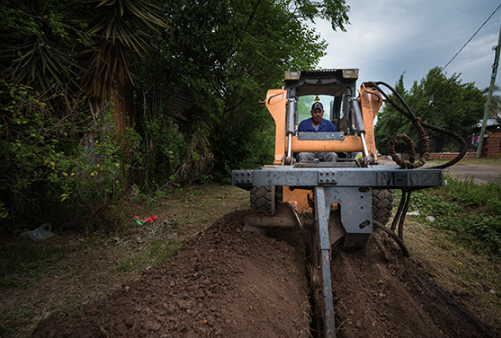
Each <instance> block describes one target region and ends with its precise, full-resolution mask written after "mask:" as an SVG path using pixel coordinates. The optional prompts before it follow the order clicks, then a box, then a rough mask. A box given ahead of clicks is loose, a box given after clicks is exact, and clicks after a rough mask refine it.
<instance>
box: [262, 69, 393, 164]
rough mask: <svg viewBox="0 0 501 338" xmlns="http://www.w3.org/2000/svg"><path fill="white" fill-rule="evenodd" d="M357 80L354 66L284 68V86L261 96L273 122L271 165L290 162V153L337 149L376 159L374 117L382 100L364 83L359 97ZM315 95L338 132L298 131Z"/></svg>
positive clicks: (348, 156)
mask: <svg viewBox="0 0 501 338" xmlns="http://www.w3.org/2000/svg"><path fill="white" fill-rule="evenodd" d="M357 79H358V69H330V70H315V71H287V72H285V87H284V88H283V89H281V90H279V89H272V90H269V91H268V94H267V99H266V101H265V103H266V106H267V108H268V110H269V111H270V114H271V115H272V116H273V119H274V121H275V124H276V135H275V161H274V164H275V165H279V164H286V165H292V164H294V160H293V157H292V156H293V154H294V153H298V152H337V153H343V154H345V155H343V156H341V157H347V158H351V159H353V158H354V155H355V154H356V153H357V152H363V154H364V156H363V157H364V158H369V157H372V160H370V161H371V162H372V163H375V162H377V156H376V147H375V142H374V133H373V121H374V117H375V116H376V114H377V112H378V111H379V108H380V107H381V105H382V103H383V99H382V97H381V94H379V92H377V91H376V90H375V89H372V88H365V86H364V85H362V87H361V92H360V95H359V97H358V98H357V97H356V96H357V89H356V80H357ZM362 92H364V93H365V92H369V93H368V94H366V95H362V94H363V93H362ZM316 100H320V101H322V103H323V104H324V110H326V113H325V115H324V118H326V119H328V120H330V121H331V122H333V123H334V125H335V126H336V129H337V131H336V132H328V133H325V132H324V133H322V132H319V133H298V132H297V127H298V124H299V122H301V121H302V120H304V119H306V118H309V115H310V107H311V105H312V104H313V103H314V102H315V101H316ZM364 122H365V124H364ZM366 139H367V140H369V141H368V142H366Z"/></svg>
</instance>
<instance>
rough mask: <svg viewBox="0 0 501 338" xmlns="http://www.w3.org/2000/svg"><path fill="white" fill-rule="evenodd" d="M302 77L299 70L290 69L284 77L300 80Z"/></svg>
mask: <svg viewBox="0 0 501 338" xmlns="http://www.w3.org/2000/svg"><path fill="white" fill-rule="evenodd" d="M300 77H301V72H300V71H298V70H288V71H286V72H285V76H284V79H285V81H287V80H299V78H300Z"/></svg>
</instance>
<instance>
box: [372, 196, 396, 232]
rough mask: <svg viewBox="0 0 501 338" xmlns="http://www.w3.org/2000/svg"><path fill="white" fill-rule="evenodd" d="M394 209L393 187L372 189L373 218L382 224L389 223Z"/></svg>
mask: <svg viewBox="0 0 501 338" xmlns="http://www.w3.org/2000/svg"><path fill="white" fill-rule="evenodd" d="M392 210H393V190H392V189H372V218H373V219H374V220H376V221H378V222H380V223H382V224H386V223H388V221H389V220H390V218H391V212H392Z"/></svg>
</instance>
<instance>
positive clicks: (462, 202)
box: [409, 177, 501, 254]
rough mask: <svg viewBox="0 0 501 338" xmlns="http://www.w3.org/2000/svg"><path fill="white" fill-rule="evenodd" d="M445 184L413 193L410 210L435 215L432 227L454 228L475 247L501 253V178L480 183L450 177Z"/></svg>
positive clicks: (462, 238)
mask: <svg viewBox="0 0 501 338" xmlns="http://www.w3.org/2000/svg"><path fill="white" fill-rule="evenodd" d="M446 182H447V184H445V185H444V186H442V187H439V188H434V189H428V190H421V191H416V192H413V194H412V198H411V204H410V208H409V211H413V210H419V212H420V216H419V217H420V218H421V219H422V220H423V221H425V219H426V217H427V216H434V217H435V219H436V220H435V222H428V224H430V225H431V226H434V227H437V228H441V229H447V230H452V231H454V232H455V233H457V234H458V236H459V238H460V239H461V240H463V241H466V242H468V243H469V244H470V245H471V246H472V247H473V248H476V249H482V250H487V251H489V252H491V253H494V254H501V201H500V199H501V181H498V182H491V183H488V184H485V185H478V184H475V183H474V182H473V180H471V179H470V180H465V181H460V180H456V179H454V178H451V177H447V179H446Z"/></svg>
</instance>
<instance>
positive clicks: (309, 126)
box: [298, 101, 337, 162]
mask: <svg viewBox="0 0 501 338" xmlns="http://www.w3.org/2000/svg"><path fill="white" fill-rule="evenodd" d="M323 116H324V106H323V105H322V103H320V102H318V101H317V102H315V103H313V106H312V107H311V118H310V119H307V120H304V121H302V122H301V123H300V124H299V127H298V131H299V132H307V133H316V132H335V131H336V126H335V125H334V124H332V122H331V121H329V120H326V119H324V118H323ZM315 158H323V159H324V161H326V162H336V161H337V154H336V153H334V152H316V153H309V152H305V153H299V154H298V160H299V162H302V161H313V160H314V159H315Z"/></svg>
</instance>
